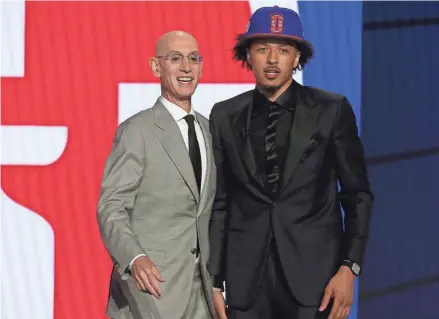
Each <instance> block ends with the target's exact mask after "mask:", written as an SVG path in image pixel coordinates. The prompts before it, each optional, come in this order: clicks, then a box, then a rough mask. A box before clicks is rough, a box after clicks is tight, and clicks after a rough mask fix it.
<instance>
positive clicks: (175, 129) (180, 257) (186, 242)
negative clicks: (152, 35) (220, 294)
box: [97, 31, 216, 319]
mask: <svg viewBox="0 0 439 319" xmlns="http://www.w3.org/2000/svg"><path fill="white" fill-rule="evenodd" d="M149 66H150V67H151V71H152V73H153V74H154V76H155V77H157V78H159V79H160V83H161V96H160V97H158V99H157V101H156V103H155V104H154V105H153V106H152V108H148V109H146V110H143V111H141V112H139V113H137V114H136V115H134V116H132V117H131V118H129V119H127V120H126V121H124V122H123V123H121V124H120V126H119V127H118V129H117V132H116V135H115V137H114V140H113V147H112V150H111V153H110V155H109V157H108V159H107V161H106V164H105V169H104V176H103V180H102V186H101V194H100V199H99V203H98V209H97V217H98V224H99V228H100V232H101V237H102V239H103V242H104V244H105V247H106V248H107V250H108V252H109V254H110V256H111V258H112V260H113V262H114V268H113V273H112V276H111V284H110V296H109V302H108V307H107V315H108V316H109V317H110V318H113V319H206V318H214V310H213V306H212V295H213V288H212V283H211V280H210V276H209V275H208V273H207V270H206V261H207V260H208V258H209V238H208V226H209V219H210V213H211V209H212V202H213V197H214V194H215V185H216V172H215V166H214V162H213V156H212V144H211V137H210V133H209V124H208V120H207V119H206V118H205V117H203V116H202V115H201V114H199V113H197V112H196V111H194V108H193V105H192V103H191V97H192V95H193V94H194V92H195V89H196V88H197V85H198V79H199V78H200V75H201V68H202V57H201V56H200V53H199V52H198V44H197V41H196V40H195V38H194V37H193V36H192V35H190V34H188V33H186V32H182V31H173V32H170V33H167V34H165V35H163V36H162V37H161V38H160V39H159V40H158V42H157V47H156V55H155V56H154V57H151V58H150V60H149Z"/></svg>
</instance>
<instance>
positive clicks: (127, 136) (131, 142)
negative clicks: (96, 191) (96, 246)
mask: <svg viewBox="0 0 439 319" xmlns="http://www.w3.org/2000/svg"><path fill="white" fill-rule="evenodd" d="M144 165H145V140H144V137H143V134H142V130H141V128H140V127H136V125H134V124H133V123H130V122H124V123H122V124H121V125H120V126H119V127H118V129H117V132H116V136H115V138H114V141H113V146H112V150H111V153H110V155H109V157H108V158H107V161H106V163H105V168H104V175H103V179H102V184H101V192H100V198H99V203H98V209H97V219H98V224H99V230H100V233H101V237H102V240H103V242H104V245H105V247H106V248H107V250H108V252H109V253H110V255H111V257H112V259H113V262H114V263H115V266H116V268H117V269H118V271H119V273H120V274H121V275H123V274H124V273H125V272H126V270H127V267H128V266H129V264H130V262H131V260H132V259H133V258H134V257H136V256H137V255H140V254H144V253H145V252H144V251H143V249H142V247H141V246H140V244H139V242H138V240H137V238H136V235H135V234H134V232H133V230H132V228H131V223H130V218H129V213H130V211H131V210H132V209H133V207H134V202H135V198H136V195H137V192H138V187H139V184H140V181H141V180H142V177H143V171H144Z"/></svg>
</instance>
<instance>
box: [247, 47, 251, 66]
mask: <svg viewBox="0 0 439 319" xmlns="http://www.w3.org/2000/svg"><path fill="white" fill-rule="evenodd" d="M247 63H248V65H250V66H251V65H252V59H251V56H250V50H247Z"/></svg>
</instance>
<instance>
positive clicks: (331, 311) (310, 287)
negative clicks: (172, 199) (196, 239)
mask: <svg viewBox="0 0 439 319" xmlns="http://www.w3.org/2000/svg"><path fill="white" fill-rule="evenodd" d="M234 54H235V58H236V59H237V60H240V61H242V63H243V66H247V67H248V69H250V70H251V71H252V72H253V74H254V76H255V79H256V88H255V89H254V90H251V91H248V92H245V93H243V94H240V95H238V96H235V97H233V98H231V99H229V100H226V101H222V102H219V103H217V104H215V105H214V107H213V109H212V111H211V116H210V124H211V134H212V140H213V149H214V157H215V163H216V167H217V193H216V198H215V201H214V206H213V212H212V219H211V227H210V240H211V257H210V263H209V271H210V273H211V275H212V278H213V282H214V287H216V288H215V290H216V291H215V294H214V295H215V297H214V299H215V306H216V310H217V313H218V315H219V317H220V318H228V319H287V318H288V319H315V318H329V319H342V318H343V319H344V318H347V316H348V314H349V311H350V306H351V304H352V301H353V293H354V283H355V277H356V276H358V275H359V273H360V269H361V264H362V263H363V255H364V251H365V247H366V242H367V238H368V232H369V221H370V216H371V209H372V202H373V195H372V193H371V191H370V187H369V181H368V177H367V170H366V164H365V158H364V152H363V146H362V143H361V141H360V138H359V136H358V130H357V126H356V121H355V115H354V113H353V111H352V108H351V105H350V104H349V102H348V100H347V99H346V97H344V96H342V95H338V94H335V93H330V92H326V91H323V90H320V89H316V88H311V87H306V86H301V85H299V84H298V83H297V82H295V81H294V80H293V78H292V76H293V73H294V71H295V70H297V69H301V68H303V67H304V66H305V64H306V63H307V62H308V60H309V59H310V58H311V56H312V54H313V48H312V46H311V44H310V43H309V42H307V41H306V40H305V39H304V37H303V28H302V24H301V21H300V18H299V16H298V15H297V13H296V12H294V11H293V10H290V9H285V8H279V7H265V8H260V9H258V10H257V11H256V12H255V13H254V14H253V15H252V17H251V18H250V20H249V24H248V26H247V30H246V32H245V34H242V35H240V36H239V37H238V39H237V43H236V45H235V48H234ZM337 182H339V183H340V186H341V189H340V191H338V185H337ZM341 208H343V209H344V212H345V219H344V225H343V219H342V213H341ZM223 282H225V286H226V300H227V302H226V304H227V310H226V307H225V303H224V299H223V296H222V294H221V291H222V290H223ZM226 313H227V314H226Z"/></svg>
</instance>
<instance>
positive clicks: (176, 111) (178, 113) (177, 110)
mask: <svg viewBox="0 0 439 319" xmlns="http://www.w3.org/2000/svg"><path fill="white" fill-rule="evenodd" d="M160 102H161V103H162V104H163V105H164V107H165V108H166V109H167V110H168V112H169V113H171V115H172V117H173V118H174V120H175V122H178V121H180V120H182V119H183V118H184V117H185V116H186V115H188V114H192V115H193V116H194V117H195V121H197V122H198V120H197V115H196V114H195V111H194V108H193V107H192V106H191V110H190V111H189V113H187V112H186V111H185V110H183V109H182V108H181V107H179V106H177V105H175V104H174V103H172V102H170V101H169V100H167V99H166V98H164V97H163V96H160Z"/></svg>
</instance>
